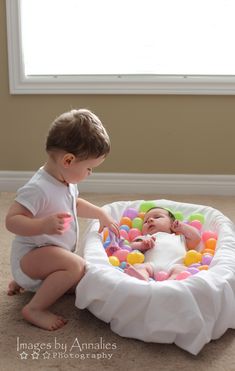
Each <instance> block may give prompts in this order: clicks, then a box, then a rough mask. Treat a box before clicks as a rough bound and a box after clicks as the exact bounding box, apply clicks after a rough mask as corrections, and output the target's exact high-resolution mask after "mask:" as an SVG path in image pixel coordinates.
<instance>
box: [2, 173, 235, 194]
mask: <svg viewBox="0 0 235 371" xmlns="http://www.w3.org/2000/svg"><path fill="white" fill-rule="evenodd" d="M32 175H33V172H30V171H0V191H2V192H4V191H5V192H15V191H16V190H17V189H18V188H19V187H21V186H22V185H23V184H25V183H26V182H27V180H28V179H29V178H30V177H31V176H32ZM79 190H80V192H93V193H121V194H122V193H123V194H124V193H126V194H130V193H133V194H134V193H144V194H150V193H152V194H153V193H156V194H194V195H221V196H223V195H226V196H235V175H200V174H199V175H190V174H189V175H187V174H128V173H94V174H92V176H90V177H89V178H87V179H86V180H84V181H83V182H81V183H80V184H79Z"/></svg>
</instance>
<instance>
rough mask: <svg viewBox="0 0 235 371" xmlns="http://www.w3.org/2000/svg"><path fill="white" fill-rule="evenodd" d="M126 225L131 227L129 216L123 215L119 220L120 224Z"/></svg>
mask: <svg viewBox="0 0 235 371" xmlns="http://www.w3.org/2000/svg"><path fill="white" fill-rule="evenodd" d="M123 224H124V225H128V227H130V228H131V227H132V221H131V219H130V218H128V217H127V216H123V217H122V218H121V220H120V225H123Z"/></svg>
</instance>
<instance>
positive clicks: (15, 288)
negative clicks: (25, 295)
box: [7, 281, 24, 296]
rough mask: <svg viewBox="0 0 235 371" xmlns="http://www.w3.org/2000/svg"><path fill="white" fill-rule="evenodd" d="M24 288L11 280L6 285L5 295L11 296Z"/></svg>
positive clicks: (19, 292)
mask: <svg viewBox="0 0 235 371" xmlns="http://www.w3.org/2000/svg"><path fill="white" fill-rule="evenodd" d="M22 292H24V289H23V288H22V287H21V286H19V285H18V283H16V281H11V282H10V283H9V285H8V290H7V295H9V296H12V295H16V294H21V293H22Z"/></svg>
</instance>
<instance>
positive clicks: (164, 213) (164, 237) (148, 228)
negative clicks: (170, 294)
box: [125, 207, 200, 281]
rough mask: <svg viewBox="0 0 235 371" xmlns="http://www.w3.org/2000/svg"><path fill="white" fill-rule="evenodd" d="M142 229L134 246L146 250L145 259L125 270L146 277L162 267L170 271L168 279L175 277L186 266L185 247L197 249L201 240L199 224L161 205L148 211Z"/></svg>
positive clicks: (152, 275) (141, 277) (149, 276)
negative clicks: (182, 220)
mask: <svg viewBox="0 0 235 371" xmlns="http://www.w3.org/2000/svg"><path fill="white" fill-rule="evenodd" d="M142 233H143V236H140V237H137V238H136V239H135V240H134V241H133V242H132V243H131V248H132V249H134V250H135V249H138V250H140V251H142V252H144V253H145V263H143V264H135V265H134V266H128V267H127V268H126V269H125V273H127V274H129V275H131V276H134V277H136V278H139V279H141V280H146V281H148V280H149V278H156V274H157V273H158V272H159V271H166V272H168V279H174V278H175V277H176V276H177V274H179V273H180V272H182V271H183V270H185V267H184V265H183V264H182V262H183V257H184V255H185V253H186V250H187V249H195V247H196V246H197V245H198V244H199V242H200V234H199V231H198V230H197V229H196V228H194V227H193V226H190V225H188V224H185V223H182V222H180V221H179V220H175V217H174V215H173V214H172V213H171V212H170V211H168V210H166V209H163V208H160V207H155V208H152V209H150V210H149V211H148V212H146V214H145V217H144V223H143V228H142Z"/></svg>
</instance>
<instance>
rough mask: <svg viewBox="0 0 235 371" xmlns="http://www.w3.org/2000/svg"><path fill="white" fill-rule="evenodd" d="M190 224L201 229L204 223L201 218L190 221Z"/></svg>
mask: <svg viewBox="0 0 235 371" xmlns="http://www.w3.org/2000/svg"><path fill="white" fill-rule="evenodd" d="M189 225H191V226H192V227H194V228H197V229H198V230H199V231H200V230H201V229H202V223H201V222H200V220H193V221H191V222H189Z"/></svg>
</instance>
